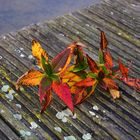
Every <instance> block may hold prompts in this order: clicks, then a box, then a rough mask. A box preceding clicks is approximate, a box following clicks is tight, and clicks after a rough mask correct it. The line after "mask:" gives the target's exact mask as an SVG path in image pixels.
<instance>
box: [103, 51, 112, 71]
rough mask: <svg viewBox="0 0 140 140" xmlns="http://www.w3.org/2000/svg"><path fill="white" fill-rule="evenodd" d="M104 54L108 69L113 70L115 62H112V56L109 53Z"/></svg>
mask: <svg viewBox="0 0 140 140" xmlns="http://www.w3.org/2000/svg"><path fill="white" fill-rule="evenodd" d="M103 54H104V61H105V65H106V67H107V68H109V69H110V68H112V67H113V60H112V56H111V54H110V52H109V51H105V52H103Z"/></svg>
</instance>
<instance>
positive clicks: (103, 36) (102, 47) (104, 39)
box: [100, 31, 108, 50]
mask: <svg viewBox="0 0 140 140" xmlns="http://www.w3.org/2000/svg"><path fill="white" fill-rule="evenodd" d="M100 45H101V46H100V48H101V50H104V49H107V45H108V41H107V39H106V36H105V33H104V32H103V31H101V42H100Z"/></svg>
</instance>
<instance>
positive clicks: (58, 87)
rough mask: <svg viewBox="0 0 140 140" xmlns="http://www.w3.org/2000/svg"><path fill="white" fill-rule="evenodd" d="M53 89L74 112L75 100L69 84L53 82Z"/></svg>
mask: <svg viewBox="0 0 140 140" xmlns="http://www.w3.org/2000/svg"><path fill="white" fill-rule="evenodd" d="M52 89H53V90H54V92H55V93H56V94H57V95H58V97H59V98H60V99H61V100H62V101H63V102H64V103H65V104H66V105H67V106H68V107H69V109H70V110H71V111H72V112H73V111H74V107H73V102H72V96H71V92H70V89H69V87H68V85H67V84H65V83H64V84H63V83H57V82H53V84H52Z"/></svg>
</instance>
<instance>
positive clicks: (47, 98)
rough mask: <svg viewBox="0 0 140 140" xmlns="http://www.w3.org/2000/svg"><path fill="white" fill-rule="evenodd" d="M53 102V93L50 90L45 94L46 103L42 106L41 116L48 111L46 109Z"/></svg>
mask: <svg viewBox="0 0 140 140" xmlns="http://www.w3.org/2000/svg"><path fill="white" fill-rule="evenodd" d="M51 101H52V93H51V90H48V91H47V92H46V94H45V102H44V104H43V105H42V108H41V114H42V113H43V112H44V111H45V110H46V108H47V107H48V106H49V105H50V102H51Z"/></svg>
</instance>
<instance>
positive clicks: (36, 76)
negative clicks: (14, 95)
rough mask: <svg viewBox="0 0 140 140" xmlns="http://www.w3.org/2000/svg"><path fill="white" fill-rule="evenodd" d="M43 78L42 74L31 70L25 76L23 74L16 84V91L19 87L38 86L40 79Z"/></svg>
mask: <svg viewBox="0 0 140 140" xmlns="http://www.w3.org/2000/svg"><path fill="white" fill-rule="evenodd" d="M43 77H44V74H43V73H42V72H40V71H37V70H34V69H31V70H29V71H28V72H26V73H25V74H23V75H22V76H21V77H20V78H19V79H18V80H17V83H16V89H17V90H18V88H19V86H20V85H26V86H36V85H39V83H40V81H41V79H42V78H43Z"/></svg>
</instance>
